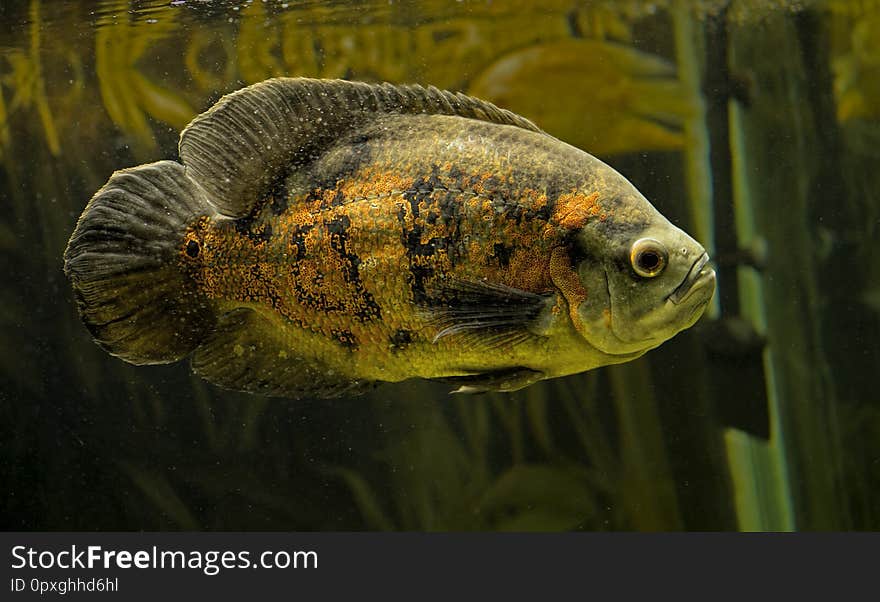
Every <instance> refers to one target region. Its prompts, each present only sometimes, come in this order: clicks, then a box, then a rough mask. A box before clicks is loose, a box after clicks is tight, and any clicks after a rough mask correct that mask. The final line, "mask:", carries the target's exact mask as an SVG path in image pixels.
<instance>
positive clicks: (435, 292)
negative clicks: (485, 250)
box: [420, 278, 556, 348]
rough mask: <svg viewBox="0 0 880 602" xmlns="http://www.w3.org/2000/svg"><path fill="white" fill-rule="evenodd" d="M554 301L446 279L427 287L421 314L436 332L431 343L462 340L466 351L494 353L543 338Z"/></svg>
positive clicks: (479, 282) (549, 296) (491, 285)
mask: <svg viewBox="0 0 880 602" xmlns="http://www.w3.org/2000/svg"><path fill="white" fill-rule="evenodd" d="M555 301H556V295H555V294H547V295H540V294H536V293H531V292H528V291H524V290H520V289H517V288H513V287H509V286H504V285H501V284H496V283H492V282H488V281H485V280H475V281H470V280H459V279H454V278H449V279H444V280H442V281H440V282H436V283H434V284H432V285H431V287H430V290H429V291H428V296H427V299H426V300H425V302H424V303H423V304H422V305H421V308H420V311H421V314H422V315H423V316H424V317H425V318H426V319H427V321H428V322H430V323H431V324H432V325H434V326H435V328H436V333H435V335H434V342H435V343H436V342H437V341H439V340H441V339H444V338H446V337H462V342H463V343H464V344H467V345H472V346H481V347H486V348H498V347H509V346H512V345H516V344H518V343H522V342H526V341H528V340H529V339H532V338H536V337H541V336H543V334H542V333H543V332H544V331H546V329H547V325H548V323H549V320H550V319H551V309H552V307H553V305H554V304H555Z"/></svg>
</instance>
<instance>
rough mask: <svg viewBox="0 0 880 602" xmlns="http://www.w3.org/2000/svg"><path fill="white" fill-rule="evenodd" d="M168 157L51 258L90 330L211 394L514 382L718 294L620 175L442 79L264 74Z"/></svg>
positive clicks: (659, 324)
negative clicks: (182, 364)
mask: <svg viewBox="0 0 880 602" xmlns="http://www.w3.org/2000/svg"><path fill="white" fill-rule="evenodd" d="M178 152H179V156H180V160H179V161H171V160H164V161H159V162H156V163H150V164H146V165H140V166H137V167H132V168H129V169H124V170H122V171H118V172H116V173H114V174H113V175H112V176H111V177H110V179H109V181H108V182H107V184H106V185H105V186H104V187H103V188H101V189H100V190H99V191H98V192H97V193H96V194H95V195H94V197H92V199H91V200H90V201H89V203H88V204H87V206H86V207H85V209H84V211H83V213H82V215H81V216H80V218H79V221H78V223H77V225H76V228H75V230H74V232H73V234H72V236H71V238H70V241H69V244H68V247H67V250H66V251H65V255H64V268H65V272H66V274H67V276H68V278H69V279H70V282H71V284H72V287H73V292H74V296H75V299H76V302H77V306H78V310H79V313H80V316H81V318H82V320H83V322H84V323H85V325H86V327H87V328H88V330H89V331H90V333H91V334H92V336H93V338H94V339H95V341H96V342H97V343H98V345H100V346H101V347H102V348H104V349H105V350H106V351H108V352H109V353H110V354H112V355H114V356H117V357H119V358H121V359H123V360H125V361H127V362H130V363H133V364H162V363H170V362H175V361H179V360H181V359H183V358H186V357H189V358H190V361H191V366H192V369H193V370H194V371H195V372H196V373H197V374H198V375H200V376H201V377H203V378H204V379H206V380H208V381H210V382H212V383H215V384H217V385H219V386H221V387H225V388H229V389H235V390H240V391H248V392H254V393H259V394H264V395H271V396H283V397H289V398H300V397H310V396H311V397H333V396H339V395H343V394H349V393H357V392H360V391H362V390H364V389H365V388H367V387H370V386H372V385H374V384H376V383H379V382H399V381H403V380H406V379H410V378H426V379H441V380H445V381H448V382H450V383H452V385H453V386H455V387H456V391H459V392H481V391H514V390H517V389H520V388H523V387H525V386H528V385H530V384H532V383H535V382H537V381H540V380H542V379H548V378H556V377H560V376H564V375H568V374H574V373H579V372H583V371H586V370H590V369H592V368H596V367H598V366H603V365H608V364H614V363H619V362H625V361H628V360H632V359H634V358H637V357H639V356H641V355H642V354H644V353H645V352H646V351H648V350H650V349H652V348H654V347H657V346H658V345H660V344H661V343H662V342H663V341H665V340H667V339H669V338H670V337H672V336H673V335H675V334H676V333H678V332H679V331H681V330H683V329H685V328H687V327H689V326H691V325H692V324H693V323H694V322H695V321H696V320H697V319H698V318H699V317H700V315H701V314H702V312H703V310H704V309H705V307H706V305H707V303H708V301H709V299H710V298H711V296H712V294H713V291H714V288H715V273H714V271H713V270H712V269H711V267H710V266H709V264H708V255H707V253H706V251H705V250H704V249H703V247H702V246H700V244H699V243H697V242H696V241H695V240H694V239H692V238H691V237H690V236H688V235H687V234H686V233H685V232H683V231H682V230H680V229H679V228H677V227H675V226H674V225H672V224H671V223H670V222H669V221H668V220H667V219H666V218H664V217H663V216H662V215H661V214H660V213H659V212H658V211H657V210H656V209H655V208H654V207H653V206H652V205H651V204H650V203H649V202H648V201H647V200H646V199H645V197H644V196H643V195H642V194H640V193H639V192H638V190H636V188H635V187H634V186H633V185H632V184H631V183H630V182H629V181H627V180H626V179H625V178H624V177H623V176H622V175H620V174H619V173H617V172H616V171H615V170H614V169H612V168H611V167H609V166H608V165H606V164H605V163H603V162H601V161H600V160H598V159H596V158H595V157H593V156H591V155H589V154H587V153H586V152H584V151H582V150H579V149H577V148H575V147H573V146H570V145H568V144H566V143H564V142H562V141H560V140H558V139H556V138H554V137H552V136H550V135H548V134H546V133H544V132H543V131H542V130H541V129H540V128H539V127H537V126H536V125H535V124H533V123H532V122H530V121H528V120H526V119H525V118H523V117H520V116H518V115H516V114H514V113H511V112H509V111H506V110H503V109H501V108H498V107H496V106H494V105H492V104H490V103H487V102H484V101H481V100H478V99H476V98H473V97H469V96H465V95H463V94H461V93H453V92H448V91H441V90H438V89H437V88H434V87H421V86H418V85H408V86H398V85H391V84H367V83H360V82H351V81H342V80H316V79H305V78H278V79H271V80H267V81H264V82H261V83H258V84H254V85H252V86H249V87H247V88H244V89H242V90H239V91H237V92H233V93H232V94H229V95H227V96H225V97H223V98H222V99H220V100H219V101H218V102H217V103H216V104H215V105H214V106H213V107H211V108H210V109H209V110H208V111H206V112H205V113H203V114H201V115H199V116H197V117H196V118H195V119H194V120H193V121H192V122H191V123H190V124H189V125H188V126H187V127H186V128H185V129H184V130H183V132H182V133H181V136H180V143H179V150H178Z"/></svg>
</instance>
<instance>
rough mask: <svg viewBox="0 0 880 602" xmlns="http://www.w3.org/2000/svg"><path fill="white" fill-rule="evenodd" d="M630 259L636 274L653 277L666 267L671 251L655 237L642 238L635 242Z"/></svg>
mask: <svg viewBox="0 0 880 602" xmlns="http://www.w3.org/2000/svg"><path fill="white" fill-rule="evenodd" d="M629 260H630V263H631V264H632V267H633V270H635V273H636V274H638V275H639V276H642V277H644V278H653V277H654V276H658V275H659V274H660V273H661V272H662V271H663V270H664V269H665V268H666V263H667V262H668V260H669V252H668V251H667V250H666V247H665V246H663V244H662V243H660V242H659V241H656V240H654V239H653V238H640V239H639V240H637V241H636V242H634V243H633V246H632V248H631V249H630V252H629Z"/></svg>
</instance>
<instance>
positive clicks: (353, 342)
mask: <svg viewBox="0 0 880 602" xmlns="http://www.w3.org/2000/svg"><path fill="white" fill-rule="evenodd" d="M330 335H331V336H332V337H333V339H334V340H335V341H336V342H337V343H339V344H340V345H342V346H343V347H345V348H346V349H349V350H351V351H354V350H355V349H357V348H358V340H357V337H355V336H354V334H352V332H351V331H350V330H348V329H347V328H333V329H331V330H330Z"/></svg>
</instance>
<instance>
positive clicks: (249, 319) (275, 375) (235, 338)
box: [192, 308, 372, 399]
mask: <svg viewBox="0 0 880 602" xmlns="http://www.w3.org/2000/svg"><path fill="white" fill-rule="evenodd" d="M278 333H279V330H278V328H277V326H276V325H274V324H272V323H271V322H270V321H269V320H268V319H266V318H265V317H263V316H261V315H260V314H259V313H257V312H256V311H254V310H252V309H248V308H240V309H236V310H233V311H231V312H229V313H226V314H224V315H223V316H221V317H220V318H219V320H218V321H217V326H216V328H215V329H214V331H213V332H212V333H211V335H210V336H209V337H208V338H207V340H206V341H205V342H204V343H203V344H202V345H201V346H199V348H198V349H196V351H195V353H194V354H193V358H192V369H193V371H194V372H195V373H196V374H198V375H199V376H201V377H202V378H204V379H205V380H207V381H209V382H212V383H214V384H215V385H218V386H220V387H223V388H226V389H233V390H235V391H245V392H247V393H257V394H260V395H268V396H271V397H288V398H291V399H299V398H304V397H325V398H326V397H340V396H342V395H346V394H349V395H357V394H360V393H362V392H363V391H364V390H366V389H367V388H369V387H370V386H372V383H370V382H368V381H356V380H352V379H350V378H348V377H346V376H345V375H343V374H339V373H338V372H335V371H333V370H331V369H330V368H329V367H328V366H325V365H323V364H322V363H321V362H320V361H319V360H316V359H315V358H307V357H303V356H302V355H301V354H299V353H298V352H297V351H296V350H294V349H291V348H290V347H289V345H285V344H284V341H283V340H282V339H281V337H280V336H279V334H278Z"/></svg>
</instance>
